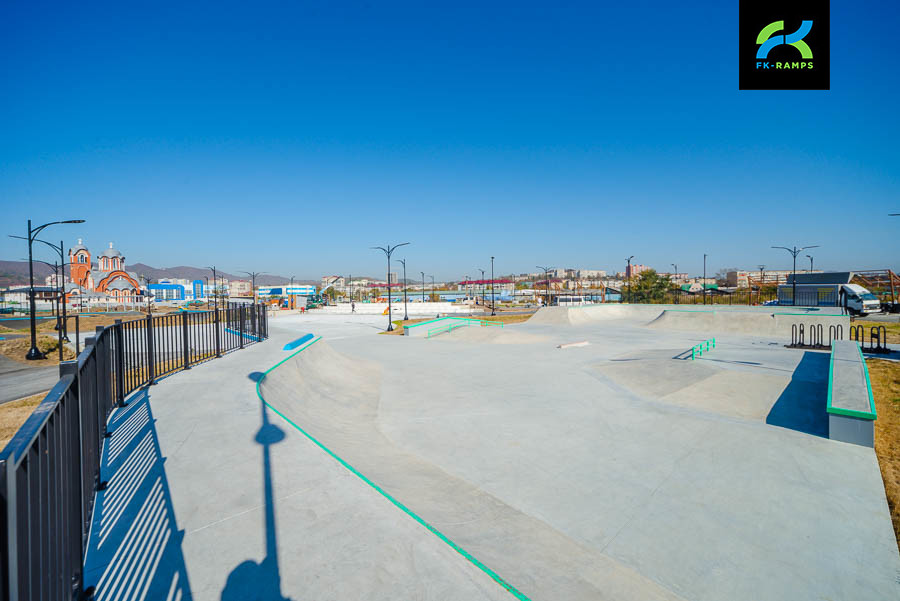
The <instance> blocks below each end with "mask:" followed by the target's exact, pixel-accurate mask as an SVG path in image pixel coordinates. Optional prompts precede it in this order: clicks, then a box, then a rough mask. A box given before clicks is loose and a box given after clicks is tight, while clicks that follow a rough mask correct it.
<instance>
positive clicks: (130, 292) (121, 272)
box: [69, 238, 141, 302]
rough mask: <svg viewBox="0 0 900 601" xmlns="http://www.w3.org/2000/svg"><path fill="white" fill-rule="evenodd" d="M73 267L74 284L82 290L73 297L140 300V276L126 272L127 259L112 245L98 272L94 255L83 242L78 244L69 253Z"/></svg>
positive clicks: (99, 259) (74, 291)
mask: <svg viewBox="0 0 900 601" xmlns="http://www.w3.org/2000/svg"><path fill="white" fill-rule="evenodd" d="M69 263H70V265H69V270H70V274H71V281H72V283H73V284H75V286H77V287H78V289H77V290H76V289H73V290H72V292H71V293H70V294H71V295H79V294H80V295H84V296H93V297H98V296H106V297H108V298H112V299H116V300H120V301H128V302H135V301H138V300H140V297H141V285H140V282H138V276H137V274H136V273H134V272H130V271H125V256H124V255H123V254H122V253H121V252H119V251H118V250H117V249H115V248H113V243H112V242H110V243H109V248H107V249H104V251H103V253H101V255H100V256H99V257H98V259H97V263H96V268H95V264H93V263H92V262H91V253H90V251H89V250H88V249H87V247H86V246H85V245H84V244H82V242H81V238H79V239H78V244H76V245H75V246H73V247H72V248H70V249H69ZM90 293H94V294H90Z"/></svg>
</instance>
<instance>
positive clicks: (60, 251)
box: [10, 235, 72, 342]
mask: <svg viewBox="0 0 900 601" xmlns="http://www.w3.org/2000/svg"><path fill="white" fill-rule="evenodd" d="M10 238H18V239H19V240H27V238H24V237H22V236H12V235H10ZM34 241H35V242H42V243H43V244H46V245H47V246H49V247H50V248H52V249H53V250H55V251H56V253H57V254H58V255H59V266H60V270H61V271H62V284H61V285H59V281H58V280H57V282H56V283H57V284H58V285H59V287H60V289H61V294H62V324H63V335H62V339H63V341H64V342H69V324H68V319H67V317H66V265H71V264H72V263H69V262H66V256H65V247H64V246H63V241H62V240H60V241H59V246H57V245H55V244H53V243H52V242H47V241H46V240H40V239H38V238H35V240H34ZM48 265H49V263H48ZM56 277H57V278H59V275H57V276H56Z"/></svg>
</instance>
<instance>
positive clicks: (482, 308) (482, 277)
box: [478, 267, 485, 313]
mask: <svg viewBox="0 0 900 601" xmlns="http://www.w3.org/2000/svg"><path fill="white" fill-rule="evenodd" d="M478 271H480V272H481V312H482V313H484V305H485V303H484V269H482V268H480V267H479V268H478Z"/></svg>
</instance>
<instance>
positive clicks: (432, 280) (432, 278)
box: [428, 275, 434, 299]
mask: <svg viewBox="0 0 900 601" xmlns="http://www.w3.org/2000/svg"><path fill="white" fill-rule="evenodd" d="M428 277H430V278H431V298H432V299H433V298H434V276H433V275H430V276H428Z"/></svg>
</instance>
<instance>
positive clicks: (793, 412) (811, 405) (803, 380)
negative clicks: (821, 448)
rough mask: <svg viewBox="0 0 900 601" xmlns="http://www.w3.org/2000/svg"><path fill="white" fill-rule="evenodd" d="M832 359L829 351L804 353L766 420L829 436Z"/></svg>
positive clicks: (799, 430)
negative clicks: (829, 395) (827, 406)
mask: <svg viewBox="0 0 900 601" xmlns="http://www.w3.org/2000/svg"><path fill="white" fill-rule="evenodd" d="M828 362H829V354H828V353H815V352H810V351H807V352H804V353H803V357H802V358H801V359H800V363H798V364H797V368H796V369H795V370H794V373H793V374H792V375H791V381H790V383H789V384H788V385H787V387H786V388H785V389H784V391H783V392H782V393H781V395H780V396H779V397H778V400H777V401H775V404H774V405H772V408H771V409H770V410H769V414H768V416H766V423H767V424H769V425H771V426H779V427H781V428H788V429H790V430H796V431H798V432H803V433H805V434H812V435H813V436H823V437H826V438H827V437H828V413H827V412H826V411H825V407H826V405H827V403H828V398H827V397H828Z"/></svg>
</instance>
